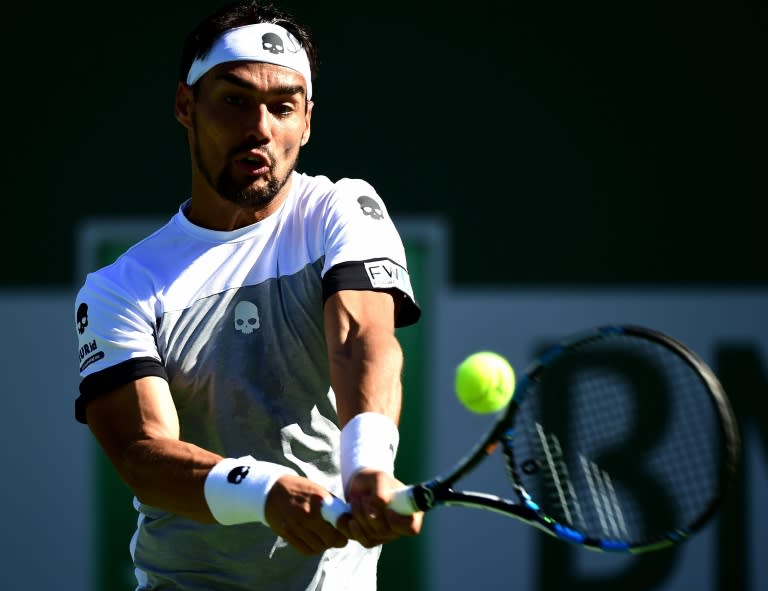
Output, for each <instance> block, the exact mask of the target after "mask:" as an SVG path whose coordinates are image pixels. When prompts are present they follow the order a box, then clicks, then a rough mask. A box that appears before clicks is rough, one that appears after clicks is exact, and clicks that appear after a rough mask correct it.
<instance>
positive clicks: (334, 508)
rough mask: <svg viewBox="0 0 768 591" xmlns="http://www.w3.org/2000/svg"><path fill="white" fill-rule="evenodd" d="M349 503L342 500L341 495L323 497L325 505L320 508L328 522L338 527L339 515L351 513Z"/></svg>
mask: <svg viewBox="0 0 768 591" xmlns="http://www.w3.org/2000/svg"><path fill="white" fill-rule="evenodd" d="M349 511H350V506H349V503H346V502H344V501H342V500H341V499H340V498H339V497H334V496H330V497H325V498H324V499H323V506H322V508H321V510H320V514H321V515H322V516H323V519H325V520H326V521H327V522H328V523H330V524H331V525H332V526H333V527H336V523H337V522H338V521H339V517H341V516H342V515H344V513H349Z"/></svg>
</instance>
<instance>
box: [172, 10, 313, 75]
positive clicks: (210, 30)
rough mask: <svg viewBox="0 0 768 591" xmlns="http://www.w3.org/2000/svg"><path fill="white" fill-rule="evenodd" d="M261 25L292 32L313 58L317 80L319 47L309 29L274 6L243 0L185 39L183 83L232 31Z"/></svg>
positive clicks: (219, 13)
mask: <svg viewBox="0 0 768 591" xmlns="http://www.w3.org/2000/svg"><path fill="white" fill-rule="evenodd" d="M257 23H272V24H275V25H280V26H281V27H283V28H284V29H286V30H287V31H289V32H290V33H291V34H292V35H293V36H294V37H296V39H297V40H298V41H299V43H301V46H302V47H303V48H304V49H305V50H306V52H307V57H308V58H309V67H310V71H311V75H312V79H313V80H314V78H315V75H316V73H317V64H318V62H317V48H316V47H315V44H314V42H313V41H312V37H311V36H310V34H309V30H308V29H307V28H306V27H305V26H303V25H300V24H299V23H298V22H297V21H296V19H295V18H294V17H293V15H291V14H289V13H287V12H285V11H284V10H282V9H280V8H278V7H276V6H275V5H273V4H270V3H266V2H260V1H259V0H244V1H243V0H240V1H237V2H230V3H229V4H225V5H224V6H222V7H220V8H219V9H217V10H216V11H215V12H213V13H212V14H210V15H209V16H208V17H207V18H205V19H204V20H202V21H201V22H200V23H199V24H198V25H197V26H196V27H195V28H194V29H193V30H192V31H191V32H190V33H189V34H188V35H187V37H186V39H185V40H184V47H183V48H182V51H181V62H180V64H179V81H180V82H186V80H187V74H188V73H189V68H190V67H191V66H192V62H193V61H195V59H196V58H198V57H204V56H205V55H206V54H207V53H208V52H209V51H211V49H212V48H213V44H214V43H215V42H216V40H217V39H218V38H219V37H220V36H221V35H222V34H223V33H224V32H226V31H228V30H229V29H234V28H235V27H244V26H246V25H255V24H257Z"/></svg>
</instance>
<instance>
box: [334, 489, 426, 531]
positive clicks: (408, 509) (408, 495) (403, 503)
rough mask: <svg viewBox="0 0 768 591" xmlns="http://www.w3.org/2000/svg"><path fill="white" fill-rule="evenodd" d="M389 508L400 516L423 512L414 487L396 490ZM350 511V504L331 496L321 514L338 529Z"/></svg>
mask: <svg viewBox="0 0 768 591" xmlns="http://www.w3.org/2000/svg"><path fill="white" fill-rule="evenodd" d="M387 506H388V507H389V508H390V509H392V510H393V511H394V512H395V513H400V515H413V514H414V513H418V512H419V511H421V509H419V507H418V506H417V505H416V501H415V500H414V499H413V487H411V486H406V487H404V488H401V489H399V490H396V491H395V493H394V495H392V499H391V500H390V501H389V505H387ZM350 510H351V508H350V506H349V503H347V502H345V501H342V500H341V499H340V498H339V497H334V496H332V495H331V496H328V497H325V498H324V499H323V506H322V508H321V510H320V514H321V515H322V516H323V519H325V520H326V521H327V522H328V523H330V524H331V525H332V526H334V527H336V523H337V522H338V521H339V517H341V516H342V515H344V513H349V512H350Z"/></svg>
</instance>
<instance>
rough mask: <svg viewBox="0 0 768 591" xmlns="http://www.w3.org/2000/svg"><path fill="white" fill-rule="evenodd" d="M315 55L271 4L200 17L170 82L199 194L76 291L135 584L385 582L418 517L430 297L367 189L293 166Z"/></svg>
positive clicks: (283, 586)
mask: <svg viewBox="0 0 768 591" xmlns="http://www.w3.org/2000/svg"><path fill="white" fill-rule="evenodd" d="M315 67H316V53H315V46H314V44H313V41H312V40H311V38H310V36H309V35H308V33H307V31H306V29H305V28H304V27H302V26H301V25H299V24H298V23H297V22H296V21H295V20H294V18H293V17H292V16H290V15H288V14H286V13H285V12H283V11H282V10H281V9H279V8H277V7H274V6H271V5H262V4H259V3H257V2H254V1H246V2H236V3H232V4H229V5H226V6H224V7H222V8H220V9H219V10H217V11H216V12H215V13H214V14H212V15H211V16H210V17H208V18H207V19H205V20H204V21H203V22H201V23H200V24H199V25H198V26H197V27H196V28H195V29H194V30H193V31H192V32H191V33H190V34H189V36H188V37H187V38H186V41H185V45H184V48H183V53H182V59H181V71H180V79H179V83H178V89H177V92H176V100H175V114H176V118H177V119H178V121H179V122H180V123H181V124H182V125H183V126H184V128H185V129H186V132H187V137H188V142H189V149H190V157H191V165H192V166H191V170H192V172H191V187H192V189H191V195H190V198H189V199H188V200H186V201H184V202H183V203H181V205H180V207H179V210H178V212H177V213H176V214H175V215H174V216H173V217H171V218H170V220H169V221H168V223H167V224H165V225H164V226H163V227H161V228H159V229H158V230H157V231H156V232H155V233H153V234H152V235H150V236H148V237H147V238H145V239H144V240H142V241H141V242H139V243H138V244H136V245H134V246H133V247H131V248H130V249H129V250H128V251H127V252H125V253H124V254H123V255H122V256H121V257H120V258H119V259H118V260H117V261H116V262H115V263H113V264H112V265H109V266H107V267H104V268H102V269H99V270H97V271H95V272H93V273H91V274H89V275H88V277H87V279H86V281H85V284H84V285H83V287H82V288H81V290H80V291H79V293H78V295H77V300H76V303H75V315H76V328H77V333H78V337H79V341H80V374H81V376H82V381H81V384H80V395H79V397H78V398H77V400H76V404H75V413H76V418H77V420H79V421H81V422H83V423H87V424H88V426H89V428H90V429H91V431H92V432H93V434H94V436H95V437H96V439H97V440H98V442H99V443H100V445H101V446H102V447H103V449H104V451H105V452H106V454H107V456H108V457H109V458H110V460H111V462H112V464H113V465H114V468H115V470H116V471H117V473H118V474H119V475H120V477H121V478H122V479H123V480H124V481H125V482H126V484H127V485H128V486H129V487H130V488H131V490H132V491H133V492H134V493H135V501H134V506H135V508H136V510H137V511H138V526H137V530H136V533H135V535H134V537H133V539H132V541H131V543H130V552H131V554H132V557H133V561H134V563H135V574H136V579H137V587H136V589H137V590H140V591H147V590H150V589H163V590H185V591H211V590H213V589H216V590H221V591H223V590H227V591H239V590H242V591H245V590H256V589H258V590H259V591H265V590H280V591H285V590H288V589H291V590H320V589H322V590H332V591H335V590H342V589H349V590H355V591H361V590H366V589H370V590H372V589H375V588H376V564H377V561H378V557H379V554H380V550H381V544H383V543H385V542H388V541H391V540H393V539H396V538H397V537H399V536H404V535H416V534H418V533H419V531H420V529H421V519H422V516H421V515H416V516H408V517H406V516H401V515H397V514H395V513H394V512H392V511H389V510H387V509H386V505H387V502H388V501H389V499H390V498H391V494H392V490H393V489H395V488H397V487H399V486H401V485H402V483H400V482H399V481H398V480H397V479H396V478H395V476H394V475H393V472H394V460H395V454H396V451H397V447H398V437H399V436H398V427H397V424H398V418H399V415H400V411H401V369H402V363H403V359H402V351H401V349H400V346H399V344H398V341H397V339H396V337H395V327H397V326H405V325H408V324H411V323H414V322H416V321H417V320H418V317H419V315H420V310H419V307H418V305H417V303H416V301H415V299H414V295H413V292H412V289H411V285H410V281H409V276H408V271H407V265H406V260H405V254H404V249H403V245H402V241H401V239H400V237H399V235H398V232H397V230H396V228H395V226H394V224H393V222H392V220H391V219H390V217H389V215H388V213H387V208H386V206H385V204H384V203H383V201H382V200H381V198H380V197H379V196H378V195H377V193H376V191H375V190H374V189H373V187H372V186H371V185H370V184H368V183H367V182H365V181H363V180H359V179H342V180H337V181H335V182H334V181H332V180H330V179H328V178H326V177H323V176H308V175H306V174H302V173H300V172H298V171H297V170H296V163H297V158H298V156H299V152H300V151H301V148H302V146H304V145H305V144H306V143H307V141H308V140H309V137H310V122H311V119H312V113H313V102H312V93H313V91H312V79H313V74H314V72H315ZM180 201H181V199H180ZM331 495H335V496H338V497H342V498H345V499H346V500H347V501H348V502H349V503H350V504H351V508H352V510H351V513H350V514H348V515H345V516H344V517H342V518H341V519H340V520H339V522H338V524H337V525H336V526H335V527H334V525H331V524H330V523H329V522H327V521H326V520H324V519H323V517H322V508H323V505H324V503H327V502H328V499H330V498H332V497H331ZM126 542H127V541H126Z"/></svg>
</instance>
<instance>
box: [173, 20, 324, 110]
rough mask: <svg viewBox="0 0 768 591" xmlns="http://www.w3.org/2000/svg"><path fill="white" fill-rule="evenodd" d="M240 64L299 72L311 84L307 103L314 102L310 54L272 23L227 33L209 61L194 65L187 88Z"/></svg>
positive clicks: (221, 38) (292, 37) (207, 58)
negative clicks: (227, 65) (209, 74)
mask: <svg viewBox="0 0 768 591" xmlns="http://www.w3.org/2000/svg"><path fill="white" fill-rule="evenodd" d="M240 61H246V62H265V63H268V64H276V65H278V66H284V67H286V68H290V69H291V70H296V71H297V72H298V73H299V74H301V75H302V76H304V81H305V82H306V84H307V100H309V99H311V98H312V72H311V70H310V67H309V58H308V57H307V52H306V51H305V49H304V48H303V47H302V46H301V44H300V43H299V42H298V40H297V39H296V37H294V36H293V35H291V34H290V33H289V32H288V31H286V30H285V29H284V28H283V27H281V26H279V25H275V24H272V23H258V24H255V25H246V26H245V27H237V28H235V29H230V30H229V31H227V32H226V33H224V34H223V35H222V36H221V37H219V38H218V39H217V40H216V43H214V44H213V47H212V48H211V51H209V52H208V54H207V55H206V56H205V57H203V58H199V57H198V58H196V59H195V61H194V62H192V67H190V68H189V74H187V84H189V85H190V86H192V85H193V84H194V83H195V82H197V81H198V80H200V78H202V77H203V75H204V74H205V73H206V72H207V71H208V70H210V69H211V68H213V67H214V66H218V65H219V64H223V63H225V62H240Z"/></svg>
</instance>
